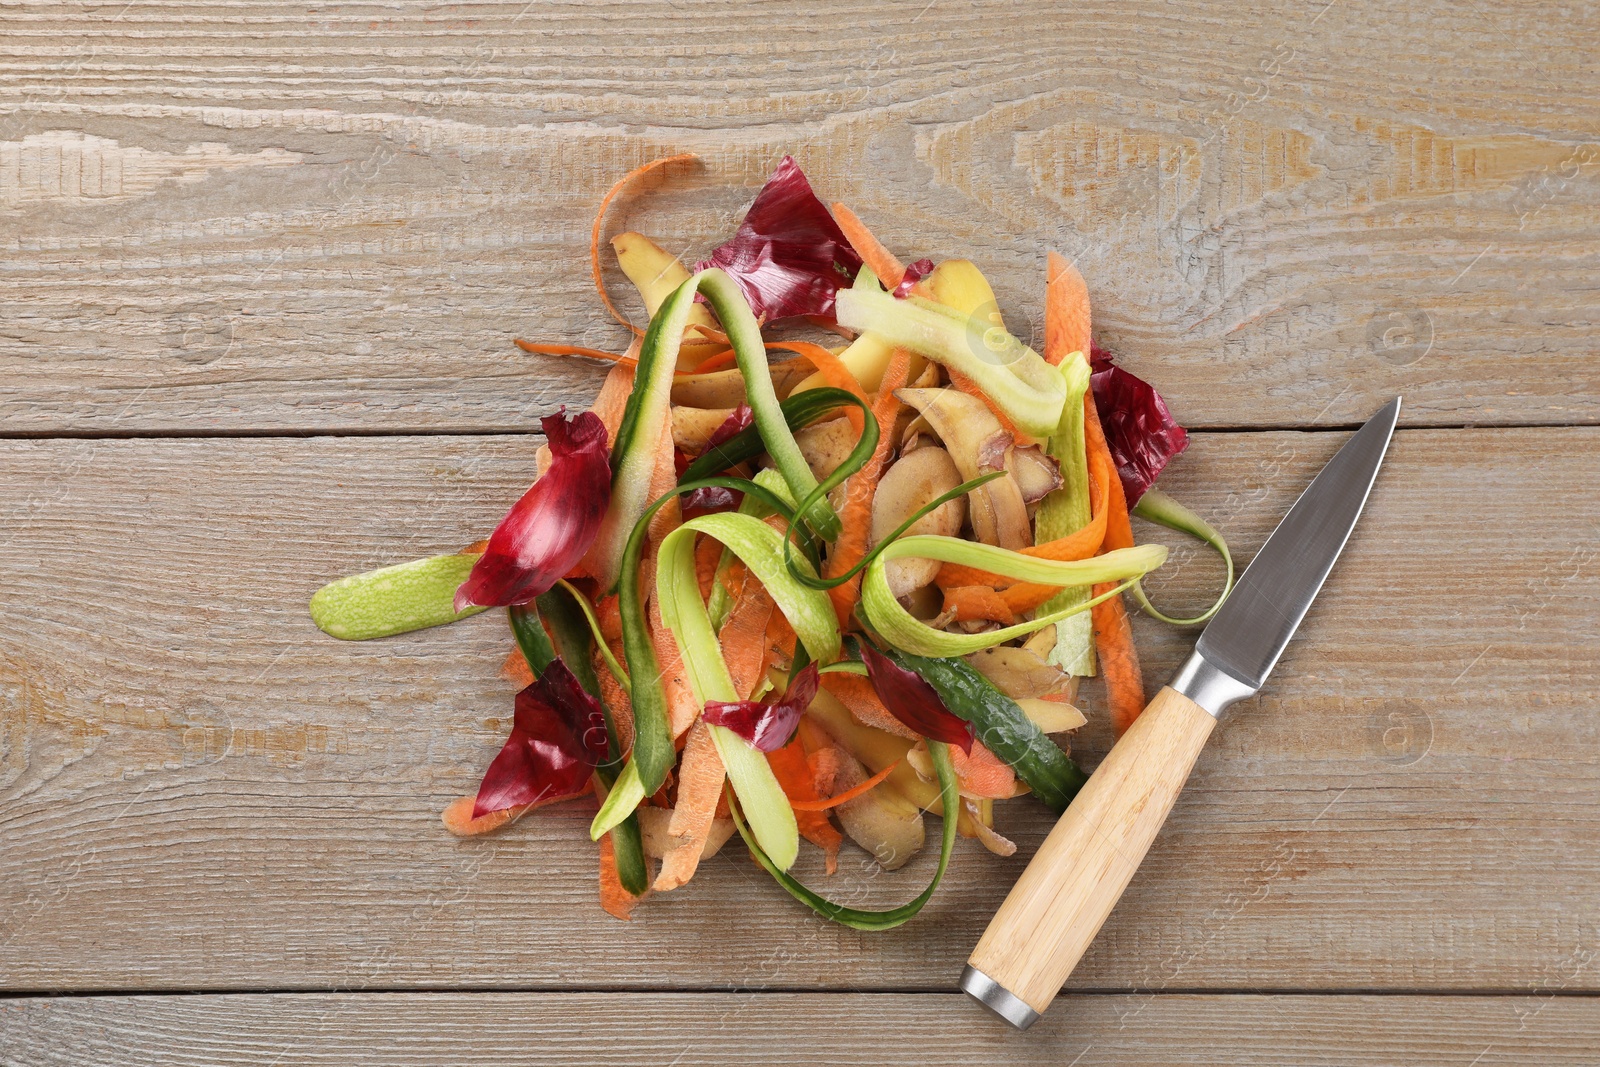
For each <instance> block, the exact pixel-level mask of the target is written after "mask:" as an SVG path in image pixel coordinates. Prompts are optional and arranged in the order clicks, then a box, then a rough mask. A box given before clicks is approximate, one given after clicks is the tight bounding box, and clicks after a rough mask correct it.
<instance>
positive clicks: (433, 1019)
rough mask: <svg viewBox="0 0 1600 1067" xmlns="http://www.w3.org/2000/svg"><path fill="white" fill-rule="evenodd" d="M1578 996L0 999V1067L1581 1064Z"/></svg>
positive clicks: (1584, 1031)
mask: <svg viewBox="0 0 1600 1067" xmlns="http://www.w3.org/2000/svg"><path fill="white" fill-rule="evenodd" d="M1596 1047H1600V1004H1597V1003H1596V1002H1595V1001H1594V1000H1591V999H1586V998H1574V997H1552V996H1524V997H1504V996H1487V997H1381V996H1197V995H1174V996H1161V997H1140V996H1084V995H1073V994H1068V995H1066V996H1064V997H1062V998H1061V999H1060V1000H1059V1001H1057V1002H1056V1005H1055V1007H1054V1008H1053V1009H1052V1010H1051V1012H1050V1013H1049V1014H1048V1015H1046V1016H1045V1017H1044V1019H1043V1020H1042V1021H1040V1022H1039V1023H1038V1024H1036V1025H1035V1027H1034V1028H1033V1029H1032V1030H1030V1031H1029V1032H1028V1033H1026V1034H1019V1033H1016V1032H1015V1031H1012V1030H1011V1029H1010V1028H1009V1027H1007V1026H1006V1025H1005V1024H1004V1023H1002V1022H1000V1020H998V1019H996V1018H993V1017H991V1016H989V1015H986V1014H979V1013H976V1012H974V1011H973V1010H972V1009H971V1008H970V1006H969V1005H967V1004H966V1003H965V998H964V997H961V996H959V995H952V994H926V993H925V994H920V995H916V996H907V995H895V994H864V993H845V994H827V993H821V994H818V993H813V994H759V993H724V994H708V995H699V996H693V995H683V994H671V993H665V994H663V993H653V994H641V993H577V994H560V993H523V994H496V993H478V994H461V993H443V994H440V993H411V994H405V995H394V994H388V995H384V994H359V993H351V994H341V995H332V996H330V995H323V994H305V995H285V994H278V995H266V996H261V995H257V996H249V995H233V996H210V997H175V996H152V997H89V998H68V999H23V1000H15V1001H9V1002H5V1003H0V1062H3V1063H5V1064H7V1065H8V1067H9V1065H11V1064H27V1065H28V1067H53V1065H57V1064H60V1065H63V1067H69V1065H70V1067H81V1065H82V1064H86V1063H121V1064H129V1063H162V1064H172V1065H174V1067H198V1065H201V1064H217V1063H228V1064H260V1065H273V1067H299V1065H302V1064H330V1065H336V1064H359V1065H361V1067H391V1065H393V1067H399V1065H402V1064H407V1065H410V1064H446V1063H451V1064H460V1063H495V1064H504V1065H506V1067H520V1065H524V1064H526V1065H528V1067H535V1065H539V1067H543V1065H548V1064H566V1063H584V1064H591V1065H594V1067H607V1065H611V1064H617V1065H625V1067H633V1065H635V1064H640V1063H672V1064H678V1065H679V1067H694V1065H696V1064H784V1065H789V1064H808V1065H811V1064H815V1065H818V1067H823V1065H832V1064H840V1065H845V1064H850V1065H862V1067H865V1065H876V1064H882V1063H885V1062H906V1063H917V1064H923V1065H926V1067H942V1065H946V1064H949V1065H952V1067H956V1065H959V1067H967V1065H970V1064H974V1063H1004V1064H1015V1065H1016V1067H1035V1065H1037V1067H1061V1065H1063V1064H1075V1065H1077V1067H1115V1065H1126V1067H1285V1065H1294V1067H1298V1065H1302V1064H1304V1065H1308V1067H1309V1065H1313V1064H1318V1065H1320V1064H1341V1065H1348V1067H1462V1065H1463V1064H1469V1063H1470V1064H1475V1065H1476V1067H1509V1065H1523V1067H1590V1065H1592V1064H1593V1063H1594V1050H1595V1048H1596Z"/></svg>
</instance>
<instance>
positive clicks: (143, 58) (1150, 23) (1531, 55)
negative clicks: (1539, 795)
mask: <svg viewBox="0 0 1600 1067" xmlns="http://www.w3.org/2000/svg"><path fill="white" fill-rule="evenodd" d="M708 24H715V25H716V26H717V29H718V32H716V33H714V34H707V33H705V32H704V27H705V26H706V25H708ZM1553 24H1558V25H1560V26H1561V28H1562V31H1561V42H1562V45H1563V47H1562V48H1560V49H1557V50H1554V51H1552V50H1551V49H1550V48H1549V47H1548V36H1547V33H1546V32H1545V31H1546V29H1547V27H1548V26H1550V25H1553ZM0 26H3V27H4V31H5V33H6V34H7V39H8V41H10V42H11V43H12V45H13V47H12V50H11V55H10V58H9V59H8V60H7V62H6V63H5V65H4V67H3V68H0V211H3V212H4V214H5V217H6V220H7V224H6V228H5V233H4V235H3V236H0V249H3V250H4V252H5V259H6V263H5V267H4V271H3V273H0V285H3V287H4V294H5V297H6V302H7V306H8V308H10V309H11V310H10V311H8V314H7V319H6V322H5V323H4V324H3V325H0V378H3V380H4V381H5V382H6V383H7V386H8V388H7V389H6V391H5V394H4V396H3V397H0V424H3V427H4V429H5V431H6V432H8V433H13V434H15V433H39V434H48V433H53V432H59V431H65V430H71V431H78V432H93V433H110V434H117V433H130V432H143V431H153V430H163V431H168V430H182V431H192V430H200V429H203V430H210V431H222V432H228V431H249V430H260V429H321V430H340V431H370V430H385V431H412V430H438V429H456V430H469V429H470V430H477V431H499V430H507V431H520V430H523V429H525V428H527V427H528V426H529V425H531V424H532V422H533V420H534V418H535V417H536V416H537V415H539V414H542V413H544V412H546V411H547V410H549V409H550V408H552V407H553V406H555V405H557V404H559V403H562V402H570V403H579V404H581V403H585V402H586V401H587V400H588V398H589V397H590V396H592V394H593V390H594V388H595V385H596V383H597V382H598V380H599V371H598V370H597V369H596V368H594V367H591V366H587V365H577V364H573V363H563V362H554V361H542V360H535V359H532V358H529V357H526V356H523V355H520V354H517V353H516V352H515V351H514V350H513V349H512V348H511V347H510V339H511V338H512V337H514V336H517V335H534V336H537V337H542V338H551V339H560V340H566V341H569V342H574V343H580V344H588V345H599V346H602V347H609V348H620V347H621V346H622V345H623V343H624V339H625V335H624V334H623V333H622V332H621V331H620V329H619V328H618V327H616V326H615V325H613V324H610V322H609V320H608V319H607V317H606V316H605V315H604V314H603V313H602V312H601V310H600V308H599V305H598V304H597V302H596V301H595V299H594V296H593V294H592V292H591V290H590V287H589V284H588V280H587V271H588V267H587V261H586V248H587V238H588V230H589V219H590V215H591V212H592V209H593V206H594V205H595V203H596V202H597V200H598V198H599V196H600V194H601V192H602V191H603V190H604V189H605V188H606V187H607V186H608V185H609V184H610V182H611V181H612V180H613V178H614V177H615V176H617V175H619V174H621V173H622V172H623V171H625V170H626V169H627V168H628V167H630V166H632V165H634V164H636V163H638V162H640V161H642V160H643V159H646V158H649V157H651V156H655V155H658V154H662V153H667V152H677V151H682V150H693V151H697V152H699V153H701V155H702V157H703V160H704V166H703V169H701V170H698V171H695V172H693V173H690V174H687V175H684V176H682V177H679V178H675V179H674V180H673V182H672V184H671V186H670V187H669V188H666V189H660V190H656V191H654V192H651V191H650V190H642V191H641V193H642V194H648V195H640V196H637V197H630V198H628V199H625V200H624V201H623V202H622V203H621V204H620V205H619V208H620V210H619V213H618V217H617V220H616V222H617V225H618V226H619V227H621V226H625V225H631V226H637V227H642V228H644V229H647V230H649V231H651V232H653V233H655V234H657V235H659V236H660V237H661V238H662V240H663V241H664V242H665V243H666V244H667V245H668V246H669V247H670V248H671V249H672V250H673V251H674V252H680V253H682V254H684V256H685V257H686V258H688V259H691V260H692V259H694V258H696V257H697V256H699V255H701V254H703V253H704V252H705V251H707V250H708V249H709V248H710V247H711V246H712V245H713V244H714V243H715V242H716V241H717V240H719V239H721V237H722V236H723V235H725V234H727V233H729V232H730V231H731V229H732V227H733V224H734V222H735V220H736V219H737V218H738V214H739V212H740V211H741V210H742V207H743V205H744V203H745V202H747V200H748V198H749V196H750V195H751V191H752V189H753V188H754V187H755V186H756V185H757V184H758V183H759V182H760V181H761V179H762V178H763V176H764V175H765V174H766V173H768V172H769V171H770V169H771V167H772V166H773V165H774V163H775V162H776V160H777V159H778V158H779V157H780V156H781V155H782V154H783V153H784V152H794V153H795V154H796V155H797V156H798V157H799V158H800V160H801V162H802V163H803V165H804V166H805V167H806V169H807V170H808V172H809V173H810V174H811V175H812V177H813V179H815V181H816V183H817V184H818V186H819V188H820V189H821V191H822V192H823V194H824V195H825V196H827V197H830V198H842V199H845V200H848V201H849V202H851V203H852V204H853V205H854V206H855V208H856V209H857V210H858V211H859V212H860V213H861V214H862V215H863V216H864V217H865V218H866V219H867V220H868V221H869V223H871V224H872V225H873V226H874V227H876V228H877V229H878V230H879V231H880V233H881V235H882V236H883V237H884V238H886V239H887V240H888V241H889V242H890V243H891V244H892V245H893V246H894V247H895V248H897V249H898V250H900V251H902V252H904V253H906V254H907V255H908V256H909V255H922V254H930V255H935V256H950V255H965V256H968V257H970V258H972V259H974V260H976V261H977V262H978V263H979V264H981V265H982V266H983V267H984V268H985V269H986V270H988V271H989V272H990V274H991V276H992V277H993V279H994V281H995V283H996V285H997V286H998V289H999V292H1000V296H1001V301H1002V305H1003V307H1004V308H1005V309H1006V311H1007V313H1008V315H1009V320H1010V322H1011V323H1012V324H1013V326H1014V327H1015V328H1016V329H1017V330H1018V331H1019V332H1021V333H1022V334H1024V336H1029V335H1031V336H1034V337H1037V335H1038V332H1039V329H1040V326H1041V315H1042V311H1041V307H1040V300H1039V297H1040V292H1041V289H1042V277H1043V259H1044V254H1045V252H1046V250H1047V249H1050V248H1056V249H1059V250H1062V251H1064V252H1065V253H1067V254H1069V255H1071V256H1073V257H1074V258H1076V259H1077V260H1078V262H1079V263H1080V264H1081V265H1082V266H1083V268H1084V270H1085V273H1086V275H1087V276H1088V278H1089V282H1090V286H1091V291H1092V293H1093V296H1094V299H1095V301H1096V308H1097V311H1096V324H1097V326H1098V327H1099V330H1098V334H1099V339H1100V341H1101V342H1102V343H1103V344H1105V345H1107V346H1109V347H1111V348H1113V349H1115V350H1117V351H1119V352H1120V353H1122V354H1123V355H1124V358H1125V360H1126V362H1127V363H1128V364H1129V365H1130V366H1131V367H1132V368H1134V369H1135V370H1137V371H1142V372H1144V373H1146V374H1147V376H1149V377H1152V378H1153V379H1155V380H1156V381H1157V382H1158V383H1159V384H1160V386H1161V388H1162V389H1163V391H1164V392H1165V393H1166V395H1167V396H1168V398H1169V399H1170V400H1171V402H1172V405H1173V407H1174V409H1175V410H1176V411H1177V413H1178V414H1179V416H1180V417H1181V418H1183V419H1184V420H1185V421H1187V422H1189V423H1191V424H1194V425H1205V426H1214V427H1230V426H1255V427H1261V426H1269V427H1270V426H1287V425H1293V426H1302V425H1310V424H1314V423H1317V422H1318V421H1321V422H1323V423H1324V424H1338V423H1348V422H1351V421H1354V420H1356V419H1359V418H1361V417H1363V416H1365V415H1366V414H1367V413H1368V412H1370V411H1371V410H1373V409H1374V408H1375V407H1376V406H1377V404H1378V403H1380V402H1381V401H1382V400H1383V399H1385V398H1387V397H1388V396H1389V395H1391V394H1393V393H1395V392H1404V393H1405V394H1406V395H1407V399H1408V401H1409V404H1408V406H1407V411H1406V415H1405V418H1406V420H1407V423H1408V425H1437V424H1458V423H1463V422H1467V423H1474V424H1484V423H1573V422H1584V423H1590V422H1593V421H1595V418H1596V412H1597V411H1600V403H1597V400H1600V370H1597V369H1596V367H1597V365H1596V363H1595V361H1594V360H1593V358H1592V355H1593V352H1592V349H1593V344H1592V339H1591V337H1590V336H1589V334H1588V332H1587V331H1585V330H1584V329H1582V328H1581V326H1579V325H1577V324H1582V323H1585V322H1589V321H1592V320H1593V319H1594V317H1595V314H1596V296H1595V290H1594V286H1593V285H1592V284H1591V281H1592V278H1593V276H1594V273H1595V270H1596V255H1597V253H1596V242H1595V233H1596V226H1597V222H1600V183H1597V182H1596V180H1595V177H1596V175H1597V174H1600V130H1597V128H1596V125H1595V122H1594V120H1593V116H1594V115H1595V114H1596V113H1597V109H1600V79H1597V78H1596V75H1595V72H1594V70H1593V69H1592V67H1591V66H1586V65H1585V64H1584V63H1583V61H1582V58H1581V57H1583V56H1585V55H1589V54H1592V53H1593V52H1594V50H1595V48H1596V46H1597V45H1600V26H1597V25H1596V24H1595V23H1594V21H1593V20H1583V19H1573V18H1572V17H1571V15H1570V12H1569V11H1568V10H1567V9H1566V8H1564V7H1562V6H1560V5H1556V4H1554V3H1548V2H1547V3H1527V4H1520V5H1510V6H1506V5H1502V6H1499V7H1494V8H1492V9H1491V8H1490V7H1486V6H1484V5H1471V4H1469V5H1465V6H1459V7H1453V8H1445V7H1441V6H1438V5H1434V6H1431V7H1429V8H1427V9H1426V10H1419V11H1416V12H1407V13H1402V14H1397V13H1396V12H1395V11H1394V10H1393V5H1389V4H1380V3H1378V2H1377V0H1346V2H1344V3H1340V4H1333V5H1318V4H1311V5H1307V4H1301V3H1280V4H1277V5H1273V6H1261V5H1256V6H1252V9H1251V10H1250V11H1240V10H1238V6H1237V5H1235V4H1223V3H1216V2H1193V3H1185V4H1181V5H1176V6H1172V7H1169V8H1164V9H1161V10H1160V11H1146V10H1139V11H1137V12H1134V11H1130V10H1129V9H1128V8H1126V7H1125V6H1123V5H1118V4H1109V3H1086V4H1078V5H1073V6H1072V7H1071V8H1070V9H1067V8H1062V7H1061V6H1060V5H1053V4H1047V3H1042V2H1033V3H1020V4H1016V3H1006V4H967V3H962V4H948V3H944V2H942V0H935V2H934V3H933V4H931V5H929V6H927V7H926V8H923V7H920V6H915V7H907V8H904V9H900V8H881V9H880V8H877V7H873V8H864V7H862V6H861V5H859V4H851V3H845V2H843V0H815V2H812V3H808V4H806V5H803V6H802V7H798V8H793V9H789V8H783V9H778V8H774V7H773V6H772V5H744V4H723V5H713V7H712V8H706V7H704V6H700V7H696V8H695V9H693V10H692V11H684V10H680V9H678V8H676V7H675V6H674V5H671V4H667V3H656V2H651V3H640V4H627V5H622V4H618V3H614V2H612V3H597V4H585V5H560V4H539V5H536V6H535V7H533V8H530V7H529V6H528V5H527V4H526V3H525V2H524V0H505V2H497V3H477V4H470V5H461V6H456V7H452V8H451V9H450V11H449V13H448V14H442V13H441V12H440V11H439V10H437V9H434V8H427V7H415V8H396V7H393V6H390V5H377V6H373V7H371V8H370V9H362V8H353V9H341V10H340V11H338V12H329V11H324V10H321V9H318V10H316V11H315V12H312V13H307V12H306V11H302V10H298V9H294V8H274V7H271V6H268V7H263V8H250V9H243V8H240V7H238V6H237V5H235V4H232V3H220V2H208V3H184V4H175V3H170V2H154V3H136V4H123V3H111V4H108V5H89V6H83V5H60V6H58V5H54V4H43V3H42V4H30V5H25V6H11V7H7V8H6V9H5V10H4V11H3V12H0ZM841 42H843V43H845V46H846V47H845V50H844V51H841V49H840V47H839V45H840V43H841ZM780 57H781V58H780ZM1508 71H1515V72H1516V74H1515V76H1514V77H1507V72H1508ZM612 280H613V283H614V284H615V283H617V282H618V281H619V280H620V279H619V276H617V275H616V274H615V272H613V274H612ZM1219 374H1226V376H1227V388H1225V389H1219V388H1218V387H1217V383H1218V376H1219Z"/></svg>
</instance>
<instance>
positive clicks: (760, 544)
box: [656, 513, 839, 870]
mask: <svg viewBox="0 0 1600 1067" xmlns="http://www.w3.org/2000/svg"><path fill="white" fill-rule="evenodd" d="M697 533H704V534H707V535H708V536H711V537H714V538H716V539H717V540H719V541H721V542H722V543H723V544H725V545H727V546H728V548H729V549H731V550H732V551H733V553H734V555H736V556H738V557H739V559H741V560H743V561H744V563H745V565H746V566H747V567H749V568H750V570H751V572H752V573H753V574H755V576H756V577H757V578H758V579H760V580H761V582H762V584H763V585H764V586H765V587H766V590H767V594H768V595H769V596H771V597H772V600H773V603H774V604H775V605H776V606H777V608H778V610H780V611H782V612H783V614H784V617H785V618H787V619H788V620H789V623H790V625H791V626H793V627H794V631H795V633H796V635H797V636H798V637H799V639H800V644H801V646H802V647H803V648H805V649H806V651H807V652H808V653H811V654H813V655H817V656H821V657H824V658H827V659H834V658H837V657H838V654H839V633H838V627H837V625H836V621H835V619H834V616H833V608H832V605H831V603H830V602H829V600H828V598H827V596H825V595H824V594H822V593H819V592H817V591H815V590H811V589H807V588H806V587H805V586H803V585H801V584H800V583H799V582H796V581H795V580H794V579H793V578H791V577H790V576H789V574H788V572H787V570H785V569H784V568H783V567H782V565H781V564H780V563H779V562H778V558H779V553H778V545H777V542H778V541H779V540H780V539H782V538H783V535H782V534H780V533H779V532H778V531H777V530H775V529H773V528H772V527H771V526H769V525H767V524H766V523H765V522H762V521H761V520H760V519H757V518H754V517H753V516H749V515H739V514H726V513H724V514H717V515H702V516H699V517H697V518H694V519H690V520H688V521H686V522H685V523H684V524H683V525H682V526H679V527H678V528H677V529H675V530H673V531H672V532H671V533H669V534H667V536H666V537H664V538H663V539H662V541H661V545H660V547H659V548H658V550H657V555H656V597H657V600H658V602H659V603H660V605H661V621H662V623H663V624H664V625H665V626H666V628H667V630H668V632H670V633H671V634H672V639H673V641H675V642H676V643H677V646H678V650H679V652H680V654H681V655H682V657H683V666H684V674H685V675H686V676H687V677H688V680H689V687H690V688H691V689H692V690H693V691H694V695H695V700H696V701H697V702H699V703H700V704H701V705H704V704H705V703H706V702H707V701H709V700H718V701H736V700H743V699H746V698H747V697H748V696H749V694H748V693H741V692H739V691H737V690H736V689H735V688H734V684H733V678H732V677H731V676H730V675H729V673H728V665H727V662H726V661H725V660H724V659H723V658H722V646H721V644H720V643H719V642H718V640H717V632H716V630H715V629H713V628H712V625H711V617H710V615H709V614H708V613H707V612H706V605H705V602H704V601H702V600H701V599H700V583H699V580H698V579H697V577H696V575H695V568H694V539H695V535H696V534H697ZM709 730H710V734H711V740H712V743H713V744H714V745H715V746H716V749H717V754H718V755H719V756H720V757H721V758H722V764H723V767H724V768H725V769H726V770H727V773H728V783H729V784H730V785H731V786H732V787H733V791H734V795H735V796H737V797H738V798H739V803H740V804H741V805H742V806H743V808H744V809H745V811H746V812H747V813H748V817H749V823H750V829H751V833H752V834H753V835H754V836H755V838H756V840H757V841H758V842H760V845H761V848H762V849H763V851H764V852H765V853H766V854H767V855H768V856H769V857H770V858H771V860H772V862H773V863H774V864H776V865H777V866H778V867H779V868H781V869H784V870H787V869H788V868H789V867H790V866H791V865H792V864H793V863H794V861H795V857H796V856H797V855H798V854H799V849H800V832H799V828H798V825H797V823H796V820H795V816H794V809H793V808H792V807H791V806H790V804H789V798H788V796H787V795H786V794H785V793H784V791H783V787H782V786H781V785H780V784H779V783H778V779H777V776H776V775H775V774H774V773H773V771H772V766H771V764H769V763H768V762H767V758H766V756H765V755H764V754H763V753H761V752H759V751H757V750H756V749H755V748H753V747H752V746H751V745H750V744H748V743H747V742H746V741H745V740H744V739H742V738H741V737H739V735H738V734H735V733H734V732H733V731H731V730H728V729H726V728H724V727H721V726H710V727H709Z"/></svg>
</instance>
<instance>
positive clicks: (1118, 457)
mask: <svg viewBox="0 0 1600 1067" xmlns="http://www.w3.org/2000/svg"><path fill="white" fill-rule="evenodd" d="M1092 353H1093V356H1094V359H1093V362H1092V363H1091V364H1090V368H1091V370H1092V371H1093V373H1092V374H1091V375H1090V376H1089V387H1090V388H1091V389H1093V390H1094V406H1095V410H1096V411H1097V412H1098V413H1099V415H1100V425H1101V426H1102V427H1103V428H1104V429H1105V434H1106V444H1107V445H1108V446H1109V447H1110V449H1111V458H1112V459H1113V460H1115V461H1116V464H1117V475H1118V477H1119V478H1120V479H1121V481H1122V491H1123V493H1124V494H1126V495H1127V498H1128V506H1129V507H1132V506H1133V505H1134V504H1135V503H1137V502H1138V500H1139V498H1140V497H1141V496H1143V495H1144V491H1145V490H1146V489H1149V488H1150V486H1151V484H1152V483H1154V482H1155V480H1156V477H1157V476H1158V475H1159V474H1160V473H1161V471H1162V469H1163V468H1165V467H1166V465H1167V462H1168V461H1169V460H1171V459H1172V457H1173V456H1176V455H1177V454H1178V453H1179V452H1182V451H1183V450H1184V449H1185V448H1188V447H1189V432H1188V431H1187V430H1185V429H1184V428H1183V427H1182V426H1179V425H1178V424H1177V422H1176V421H1175V420H1174V419H1173V417H1172V412H1170V411H1168V410H1167V404H1166V401H1164V400H1162V399H1161V394H1159V393H1157V392H1156V391H1155V389H1154V388H1152V387H1151V385H1150V383H1149V382H1147V381H1144V380H1143V379H1142V378H1138V377H1136V376H1134V375H1132V374H1129V373H1128V372H1127V371H1125V370H1123V369H1122V368H1121V367H1119V366H1117V365H1116V364H1114V363H1113V362H1112V357H1111V353H1110V352H1107V351H1106V350H1105V349H1103V348H1100V347H1098V346H1095V347H1094V348H1093V349H1092Z"/></svg>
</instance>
